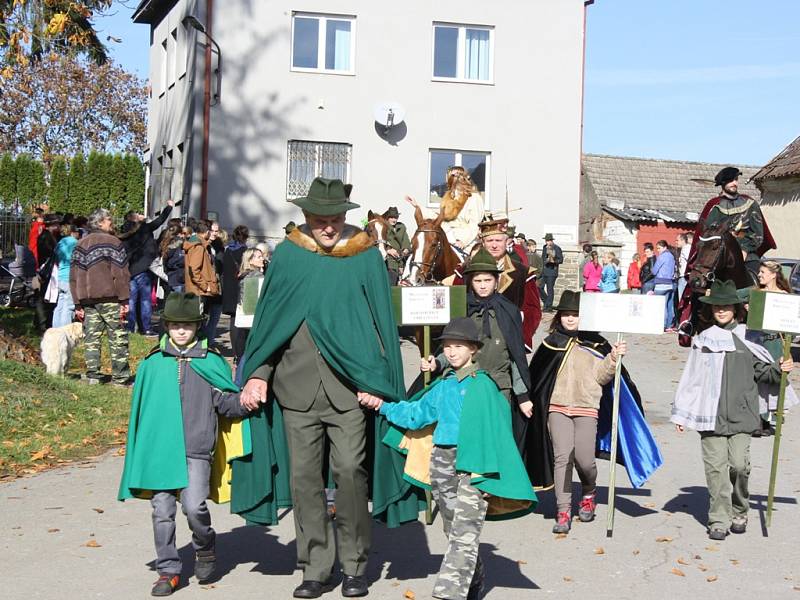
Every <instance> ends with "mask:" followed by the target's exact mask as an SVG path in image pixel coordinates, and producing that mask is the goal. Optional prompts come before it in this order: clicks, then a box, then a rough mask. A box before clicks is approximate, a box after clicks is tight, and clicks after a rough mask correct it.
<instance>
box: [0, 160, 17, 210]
mask: <svg viewBox="0 0 800 600" xmlns="http://www.w3.org/2000/svg"><path fill="white" fill-rule="evenodd" d="M16 199H17V170H16V167H15V165H14V157H13V156H11V155H10V154H3V157H2V158H0V206H3V205H5V206H11V205H13V204H14V202H15V201H16Z"/></svg>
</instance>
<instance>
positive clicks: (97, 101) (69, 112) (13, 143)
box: [0, 0, 148, 167]
mask: <svg viewBox="0 0 800 600" xmlns="http://www.w3.org/2000/svg"><path fill="white" fill-rule="evenodd" d="M2 1H3V0H0V2H2ZM147 98H148V92H147V87H146V85H145V83H144V82H143V81H142V80H140V79H139V78H138V77H137V76H136V75H134V74H132V73H128V72H127V71H125V70H124V69H122V68H121V67H119V66H118V65H116V64H114V63H113V62H112V61H107V62H105V63H104V64H102V65H99V66H98V65H95V64H92V63H90V62H89V61H87V60H86V59H85V58H80V57H75V56H58V55H54V54H49V55H47V56H44V57H42V59H41V60H39V61H32V62H30V63H28V64H26V65H24V66H19V67H18V68H15V69H14V71H13V73H12V74H11V76H10V77H9V78H8V79H6V80H5V81H4V82H2V94H0V152H10V153H12V154H20V153H23V152H25V153H29V154H31V155H32V156H34V157H36V158H39V159H41V160H42V161H43V162H44V163H45V165H46V166H48V167H49V165H50V162H51V161H52V160H53V158H54V157H55V156H74V155H76V154H79V153H82V154H84V155H88V154H89V152H91V151H92V150H95V151H97V152H100V153H111V152H115V151H116V152H126V153H133V154H137V155H139V156H141V154H142V152H143V150H144V148H145V145H146V142H145V135H146V126H145V115H146V110H147Z"/></svg>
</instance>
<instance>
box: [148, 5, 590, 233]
mask: <svg viewBox="0 0 800 600" xmlns="http://www.w3.org/2000/svg"><path fill="white" fill-rule="evenodd" d="M584 4H585V2H584V0H506V1H504V2H474V1H463V0H462V1H459V2H456V1H454V0H437V1H436V2H430V1H429V0H408V1H406V2H403V3H395V4H391V5H390V4H389V3H386V2H375V1H369V0H331V1H328V2H319V1H314V0H311V1H310V2H309V1H308V0H306V1H297V0H296V1H295V2H287V1H278V0H261V1H259V2H252V1H243V0H225V1H224V2H223V1H222V0H216V1H214V0H205V1H200V0H144V1H142V2H141V4H140V5H139V7H138V8H137V10H136V13H135V15H134V21H135V22H137V23H146V24H149V25H150V27H151V48H150V65H151V66H150V75H151V83H152V97H151V102H150V121H149V126H148V144H149V150H148V153H147V159H148V163H149V165H150V171H149V184H148V191H149V201H150V203H149V205H150V207H151V209H150V210H151V211H152V210H153V209H155V208H157V207H158V206H159V205H160V204H161V203H163V202H164V201H165V200H166V199H167V198H169V197H174V198H177V197H182V198H183V199H184V203H185V204H184V212H188V213H189V214H191V215H193V216H200V215H203V214H206V213H207V214H208V215H210V216H211V218H214V216H215V215H216V216H217V217H218V219H219V221H220V223H221V224H222V226H223V227H225V228H230V227H233V226H235V225H237V224H240V223H244V224H246V225H248V226H249V227H250V228H251V230H252V231H253V233H255V234H256V235H267V236H277V235H282V227H283V225H284V224H285V223H286V222H287V221H289V220H298V219H299V218H300V217H301V216H300V214H299V211H298V209H297V208H296V207H295V206H294V205H293V204H291V203H289V202H287V199H288V198H292V197H296V196H298V195H302V194H303V193H304V192H305V191H306V189H307V187H308V185H309V183H310V182H311V180H312V179H313V177H314V176H316V175H322V176H329V177H339V178H342V179H344V180H345V181H346V182H350V183H352V184H353V185H354V189H353V193H352V199H353V201H355V202H357V203H359V204H360V205H361V207H362V209H361V210H360V211H355V213H357V214H351V215H350V216H349V221H350V222H354V223H357V222H358V221H359V220H360V219H361V218H363V217H364V216H365V215H366V211H367V210H368V209H372V210H375V211H379V212H383V211H384V210H385V209H386V208H387V207H388V206H390V205H395V206H398V207H399V209H400V211H401V220H404V221H405V222H406V223H407V224H408V225H409V228H410V229H412V230H413V217H412V215H411V210H410V207H409V206H408V205H407V204H406V203H405V202H404V201H403V197H404V196H405V195H406V194H408V195H411V196H414V197H415V198H417V199H418V200H425V201H426V202H427V203H428V204H429V205H435V204H436V200H437V195H436V194H437V193H441V192H442V191H443V189H442V188H443V183H444V174H445V169H446V168H447V167H448V166H450V165H454V164H455V165H463V166H464V167H466V168H467V169H469V171H470V172H471V173H472V176H473V179H474V180H475V182H476V183H477V184H478V186H479V187H480V190H481V193H482V194H483V195H484V197H485V206H486V209H487V210H492V211H496V212H502V211H504V210H505V208H506V206H508V208H509V209H510V210H511V211H513V212H511V214H510V217H511V219H512V222H513V223H514V224H516V225H517V230H518V231H522V232H523V233H525V234H527V235H528V236H529V237H536V238H539V239H541V237H542V236H543V234H544V233H545V232H553V233H554V234H555V235H556V237H557V239H558V240H559V241H560V243H562V244H566V245H569V244H570V242H572V243H575V242H578V241H580V240H578V237H579V234H578V223H579V215H578V212H579V195H580V158H581V118H582V110H581V109H582V71H583V47H584V44H583V40H584V35H583V32H584V18H585V6H584ZM586 4H591V2H587V3H586ZM187 15H192V16H194V17H196V19H197V21H198V22H199V23H201V24H203V25H204V26H205V27H206V29H207V31H209V33H210V34H211V36H212V37H213V39H214V40H215V41H216V42H217V43H218V45H219V48H220V49H221V52H222V63H221V69H220V71H219V73H218V72H217V69H218V67H219V66H220V60H219V54H218V52H217V50H216V48H215V47H213V46H207V38H206V36H205V35H204V34H202V33H200V32H199V31H197V30H196V29H195V28H193V27H192V26H191V23H190V22H188V21H186V20H185V17H186V16H187ZM218 86H219V87H218ZM218 90H219V94H217V91H218ZM387 102H388V103H393V104H394V105H395V106H400V107H402V108H403V109H404V110H405V120H404V121H403V123H402V124H400V125H397V126H395V127H393V128H392V129H391V130H390V131H389V133H388V134H384V131H383V128H382V127H380V126H378V125H377V124H376V122H375V119H374V108H375V106H376V105H379V104H381V103H387ZM205 140H207V143H206V142H205ZM206 153H207V160H206V159H205V158H204V155H205V154H206ZM206 165H207V166H206Z"/></svg>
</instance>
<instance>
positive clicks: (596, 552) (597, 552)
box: [594, 548, 606, 555]
mask: <svg viewBox="0 0 800 600" xmlns="http://www.w3.org/2000/svg"><path fill="white" fill-rule="evenodd" d="M594 553H595V554H598V555H599V554H605V553H606V551H605V550H604V549H603V548H595V549H594Z"/></svg>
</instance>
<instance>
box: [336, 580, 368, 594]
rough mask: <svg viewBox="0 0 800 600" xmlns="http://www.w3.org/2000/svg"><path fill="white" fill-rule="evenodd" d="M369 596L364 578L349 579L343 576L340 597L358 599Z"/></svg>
mask: <svg viewBox="0 0 800 600" xmlns="http://www.w3.org/2000/svg"><path fill="white" fill-rule="evenodd" d="M367 594H369V586H368V585H367V580H366V578H364V577H351V576H350V575H345V576H344V579H343V580H342V596H344V597H345V598H360V597H361V596H366V595H367Z"/></svg>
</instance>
